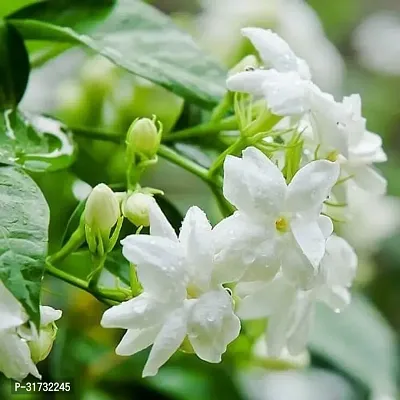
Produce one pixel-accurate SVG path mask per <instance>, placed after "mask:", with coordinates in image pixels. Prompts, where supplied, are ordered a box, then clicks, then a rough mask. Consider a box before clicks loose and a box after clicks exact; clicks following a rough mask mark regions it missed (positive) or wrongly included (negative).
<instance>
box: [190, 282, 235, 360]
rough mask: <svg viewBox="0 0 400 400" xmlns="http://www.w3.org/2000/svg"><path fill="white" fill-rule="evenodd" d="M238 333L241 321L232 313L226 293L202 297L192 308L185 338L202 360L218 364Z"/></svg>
mask: <svg viewBox="0 0 400 400" xmlns="http://www.w3.org/2000/svg"><path fill="white" fill-rule="evenodd" d="M239 332H240V321H239V318H238V317H237V316H236V315H235V314H234V312H233V308H232V299H231V296H230V295H229V294H228V293H227V291H226V290H224V289H221V290H218V291H213V292H208V293H206V294H204V295H202V296H201V297H200V298H199V299H198V300H197V301H196V303H195V304H194V305H193V307H192V308H191V311H190V314H189V319H188V338H189V340H190V343H191V344H192V346H193V349H194V351H195V352H196V354H197V355H198V356H199V357H200V358H201V359H202V360H205V361H208V362H212V363H217V362H220V361H221V355H222V354H223V353H224V352H225V351H226V348H227V346H228V344H229V343H230V342H232V341H233V340H234V339H236V338H237V336H238V335H239Z"/></svg>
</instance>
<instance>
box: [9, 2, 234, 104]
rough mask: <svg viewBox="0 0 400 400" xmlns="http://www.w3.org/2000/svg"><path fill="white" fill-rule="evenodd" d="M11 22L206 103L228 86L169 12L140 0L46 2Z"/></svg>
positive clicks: (31, 36) (33, 36) (24, 32)
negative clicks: (89, 51)
mask: <svg viewBox="0 0 400 400" xmlns="http://www.w3.org/2000/svg"><path fill="white" fill-rule="evenodd" d="M100 21H101V23H99V22H100ZM9 22H10V23H12V24H14V25H15V26H16V28H17V29H18V30H19V31H20V32H21V34H22V35H23V36H24V38H25V39H32V40H50V41H66V42H68V41H69V42H71V43H75V44H76V43H80V44H83V45H85V46H87V47H89V48H91V49H92V50H94V51H96V52H98V53H100V54H102V55H104V56H105V57H107V58H109V59H110V60H111V61H112V62H114V63H115V64H117V65H119V66H121V67H123V68H125V69H126V70H128V71H130V72H132V73H134V74H136V75H139V76H141V77H143V78H146V79H148V80H150V81H152V82H155V83H157V84H159V85H161V86H163V87H165V88H167V89H168V90H170V91H172V92H174V93H176V94H178V95H180V96H182V97H184V98H187V99H190V100H191V101H193V102H194V103H197V104H200V105H202V106H203V107H212V106H213V105H215V104H216V103H217V102H218V101H219V100H220V98H221V96H222V95H223V94H224V92H225V90H226V89H225V76H226V73H225V71H224V70H223V69H222V68H221V67H220V66H219V65H218V64H217V63H216V62H215V61H214V60H213V59H212V58H210V57H209V56H208V55H206V54H204V53H203V52H202V51H201V50H200V49H199V47H198V46H197V45H196V44H195V43H194V41H193V40H192V38H191V37H190V36H189V35H188V34H186V33H184V32H182V31H181V30H180V29H178V28H177V27H176V26H175V25H174V24H173V22H172V21H171V20H170V18H169V17H167V16H165V15H164V14H163V13H161V12H160V11H158V10H157V9H156V8H154V7H152V6H150V5H148V4H145V3H143V2H142V1H139V0H115V1H108V2H102V3H100V4H99V2H93V1H86V2H79V3H76V2H75V3H73V4H71V5H69V6H68V7H64V6H63V5H62V4H59V3H58V2H50V1H47V2H41V3H38V4H33V5H31V6H28V7H26V8H24V9H22V10H19V11H18V12H17V13H15V14H13V15H11V16H10V20H9ZM94 25H95V26H94Z"/></svg>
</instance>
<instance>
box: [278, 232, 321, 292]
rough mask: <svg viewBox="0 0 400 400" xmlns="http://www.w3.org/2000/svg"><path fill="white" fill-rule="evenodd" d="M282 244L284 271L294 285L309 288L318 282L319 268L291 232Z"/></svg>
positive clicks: (304, 288)
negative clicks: (302, 249)
mask: <svg viewBox="0 0 400 400" xmlns="http://www.w3.org/2000/svg"><path fill="white" fill-rule="evenodd" d="M281 246H282V247H283V248H282V251H281V257H280V258H281V262H282V273H283V275H284V277H285V278H286V279H287V280H288V281H289V282H290V283H291V284H292V285H294V286H296V287H298V288H301V289H303V290H307V289H310V288H312V287H313V286H314V285H315V284H316V280H317V269H316V268H314V267H313V265H312V264H311V262H310V260H309V259H308V258H307V257H306V256H305V254H304V253H303V252H302V251H301V249H300V247H299V246H298V244H297V243H296V242H295V240H294V238H293V237H291V235H290V234H288V235H287V236H286V240H285V241H283V242H282V244H281Z"/></svg>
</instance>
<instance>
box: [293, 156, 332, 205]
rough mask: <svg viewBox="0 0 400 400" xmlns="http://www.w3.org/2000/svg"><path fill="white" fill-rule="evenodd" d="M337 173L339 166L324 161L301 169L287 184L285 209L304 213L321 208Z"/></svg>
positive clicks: (314, 162) (312, 163) (313, 162)
mask: <svg viewBox="0 0 400 400" xmlns="http://www.w3.org/2000/svg"><path fill="white" fill-rule="evenodd" d="M339 173H340V167H339V164H337V163H333V162H330V161H325V160H318V161H312V162H310V163H309V164H307V165H306V166H304V167H303V168H301V169H300V170H299V171H298V172H297V174H296V175H295V176H294V177H293V180H292V181H291V182H290V184H289V187H288V192H287V199H286V209H287V210H288V211H306V210H310V209H314V208H317V207H318V206H322V203H323V202H324V201H325V200H326V198H327V197H328V195H329V194H330V192H331V190H332V187H333V185H334V184H335V183H336V182H337V180H338V177H339Z"/></svg>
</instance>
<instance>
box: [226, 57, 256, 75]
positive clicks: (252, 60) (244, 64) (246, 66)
mask: <svg viewBox="0 0 400 400" xmlns="http://www.w3.org/2000/svg"><path fill="white" fill-rule="evenodd" d="M258 65H259V64H258V60H257V57H256V56H254V55H252V54H250V55H248V56H246V57H244V58H242V60H240V61H239V62H238V63H237V64H236V65H235V66H234V67H233V68H231V69H230V70H229V72H228V76H232V75H235V74H237V73H239V72H243V71H251V70H254V69H256V68H258Z"/></svg>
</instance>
